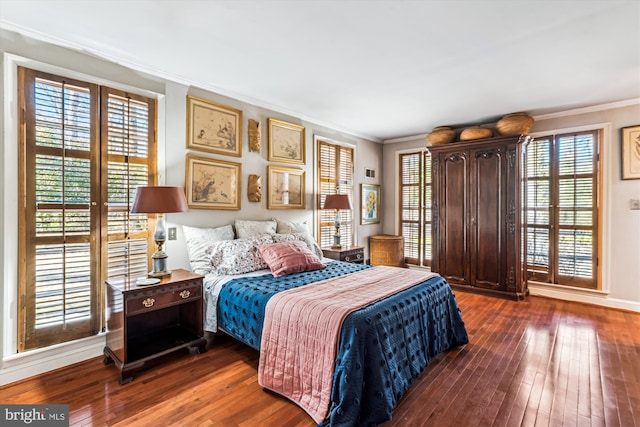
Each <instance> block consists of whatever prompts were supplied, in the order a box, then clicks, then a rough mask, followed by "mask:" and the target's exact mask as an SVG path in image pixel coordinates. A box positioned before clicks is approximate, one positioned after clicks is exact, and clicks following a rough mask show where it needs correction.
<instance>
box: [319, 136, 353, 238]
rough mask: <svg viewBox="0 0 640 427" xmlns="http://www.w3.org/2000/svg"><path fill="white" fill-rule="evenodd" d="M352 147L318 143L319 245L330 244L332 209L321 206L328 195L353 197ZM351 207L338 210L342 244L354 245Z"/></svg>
mask: <svg viewBox="0 0 640 427" xmlns="http://www.w3.org/2000/svg"><path fill="white" fill-rule="evenodd" d="M353 169H354V160H353V149H352V148H348V147H343V146H341V145H336V144H330V143H328V142H324V141H319V142H318V180H319V183H318V188H319V191H318V208H319V209H320V210H319V212H320V215H319V216H320V221H319V232H318V240H319V244H320V246H321V247H329V246H331V245H332V244H333V234H334V232H335V228H334V222H335V218H336V214H335V211H334V210H324V209H321V208H322V206H324V200H325V198H326V197H327V196H328V195H329V194H347V195H348V196H349V198H350V199H351V204H352V205H354V200H353ZM353 218H354V214H353V210H340V211H339V219H340V241H341V243H342V245H343V246H344V247H349V246H351V245H353V233H354V224H353Z"/></svg>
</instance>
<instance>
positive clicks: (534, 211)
mask: <svg viewBox="0 0 640 427" xmlns="http://www.w3.org/2000/svg"><path fill="white" fill-rule="evenodd" d="M551 154H552V152H551V139H549V138H548V137H545V138H539V139H535V140H533V141H532V142H531V143H529V146H528V148H527V165H526V175H527V182H526V195H525V215H526V218H527V233H526V235H527V238H526V256H527V268H528V269H529V273H528V274H529V279H532V280H536V281H539V282H550V281H551V270H550V257H552V252H551V249H552V248H553V246H554V245H553V244H552V239H553V236H552V235H551V233H550V232H551V218H550V212H549V206H550V204H551V203H550V202H551V199H550V192H551Z"/></svg>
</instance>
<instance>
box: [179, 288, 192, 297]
mask: <svg viewBox="0 0 640 427" xmlns="http://www.w3.org/2000/svg"><path fill="white" fill-rule="evenodd" d="M189 295H191V292H190V291H188V290H186V289H185V290H184V291H182V292H180V296H181V297H182V299H185V298H189Z"/></svg>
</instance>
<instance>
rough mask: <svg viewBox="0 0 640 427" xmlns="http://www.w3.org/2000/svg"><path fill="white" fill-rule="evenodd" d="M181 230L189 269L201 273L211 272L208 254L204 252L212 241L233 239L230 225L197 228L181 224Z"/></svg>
mask: <svg viewBox="0 0 640 427" xmlns="http://www.w3.org/2000/svg"><path fill="white" fill-rule="evenodd" d="M182 231H183V232H184V237H185V240H186V241H187V251H188V252H189V263H190V264H191V271H193V272H194V273H196V274H202V275H206V274H208V273H210V272H211V262H210V260H209V255H207V253H206V251H207V248H208V247H209V246H211V244H212V243H214V242H218V241H220V240H233V237H234V236H233V227H231V225H225V226H223V227H217V228H198V227H189V226H186V225H183V226H182Z"/></svg>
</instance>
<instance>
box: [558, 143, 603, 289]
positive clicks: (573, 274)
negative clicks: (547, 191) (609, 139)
mask: <svg viewBox="0 0 640 427" xmlns="http://www.w3.org/2000/svg"><path fill="white" fill-rule="evenodd" d="M556 152H557V159H558V179H557V181H558V183H557V200H556V201H555V202H554V204H555V206H556V211H557V226H556V229H557V239H558V240H557V265H558V267H557V274H558V283H559V284H567V285H574V286H582V287H589V288H595V287H596V277H597V275H596V267H597V263H596V260H597V247H598V245H597V237H598V235H597V233H596V232H595V231H596V227H597V224H598V219H597V218H598V217H597V215H598V209H597V204H596V201H597V199H596V197H595V194H596V189H597V176H598V174H597V161H596V160H597V133H595V132H588V133H581V134H573V135H559V136H558V137H557V138H556Z"/></svg>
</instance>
